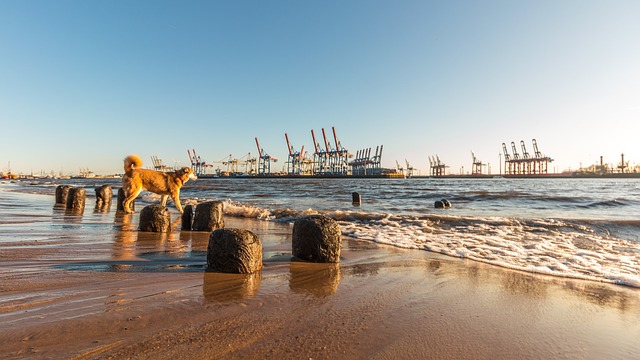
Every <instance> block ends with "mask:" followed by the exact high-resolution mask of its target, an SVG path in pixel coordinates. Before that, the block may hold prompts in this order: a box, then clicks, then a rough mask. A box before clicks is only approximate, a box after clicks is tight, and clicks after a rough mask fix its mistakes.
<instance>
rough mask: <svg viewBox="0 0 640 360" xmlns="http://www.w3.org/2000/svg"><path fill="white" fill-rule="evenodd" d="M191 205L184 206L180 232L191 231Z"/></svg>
mask: <svg viewBox="0 0 640 360" xmlns="http://www.w3.org/2000/svg"><path fill="white" fill-rule="evenodd" d="M193 210H194V208H193V205H186V206H185V207H184V212H183V213H182V226H181V228H180V230H185V231H191V224H193Z"/></svg>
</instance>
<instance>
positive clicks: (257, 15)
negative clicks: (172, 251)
mask: <svg viewBox="0 0 640 360" xmlns="http://www.w3.org/2000/svg"><path fill="white" fill-rule="evenodd" d="M0 51H1V56H0V121H1V124H2V137H1V138H0V169H4V170H6V168H7V167H8V165H9V162H10V164H11V170H12V171H13V172H14V173H18V172H21V173H26V174H28V173H30V172H33V173H40V172H41V171H44V172H50V171H54V172H55V173H58V172H60V171H63V172H64V173H70V174H75V173H78V172H79V169H80V168H84V167H88V168H90V169H91V170H93V171H94V172H96V173H98V174H113V173H120V172H122V159H123V158H124V157H125V156H126V155H127V154H130V153H136V154H138V155H140V156H141V157H142V158H143V160H144V161H145V162H146V164H147V165H151V160H150V156H151V155H156V156H158V157H160V158H162V159H163V160H164V162H165V163H166V164H169V165H174V164H178V165H188V164H189V161H188V157H187V149H196V151H197V152H198V153H199V154H200V155H201V156H202V157H203V158H205V160H207V161H208V162H215V161H219V160H222V159H223V158H225V157H227V156H229V154H233V156H234V157H236V158H240V157H243V156H246V154H247V153H249V152H250V153H251V154H252V156H255V155H256V153H257V150H256V147H255V142H254V138H255V137H256V136H257V137H258V138H259V140H260V142H261V145H262V146H263V148H264V149H265V150H266V151H267V152H268V153H269V154H271V155H272V156H275V157H278V158H280V159H281V162H279V163H278V166H277V167H276V168H280V167H281V166H282V165H283V164H284V162H283V161H282V160H284V159H286V154H287V148H286V143H285V138H284V133H285V132H286V133H288V134H289V137H290V139H291V141H292V143H293V146H294V147H296V148H298V149H299V148H300V147H301V146H303V145H304V146H305V149H309V150H311V149H312V147H313V143H312V140H311V133H310V130H311V129H314V130H315V132H316V134H319V133H320V131H321V128H323V127H324V128H325V130H327V131H330V130H331V127H332V126H335V127H336V130H337V133H338V138H339V140H340V141H341V143H342V145H343V146H345V147H346V148H348V149H349V150H350V151H351V152H353V153H355V152H356V151H357V150H359V149H363V148H368V147H373V148H374V149H375V147H376V146H377V145H381V144H383V145H384V149H385V151H384V153H383V165H384V166H386V167H394V166H395V161H396V160H398V161H400V162H401V163H403V162H404V159H407V160H408V161H409V162H410V163H411V164H412V165H413V166H414V167H416V168H420V169H421V170H422V173H423V174H424V173H426V172H427V169H428V158H427V157H428V156H431V155H436V154H437V155H439V157H440V159H441V160H443V161H444V162H446V163H447V164H448V165H449V166H450V169H451V172H453V173H458V172H459V171H460V168H461V167H464V171H465V172H467V171H469V170H470V168H471V151H474V152H475V154H476V155H477V156H478V157H479V158H480V160H482V161H484V162H489V163H491V168H492V171H493V172H494V173H496V172H497V171H498V159H499V158H498V154H499V152H500V151H501V144H502V143H503V142H506V143H507V144H510V142H511V141H515V142H516V143H519V141H520V140H525V142H526V144H527V147H528V149H527V150H529V152H533V149H532V148H531V139H533V138H535V139H537V142H538V144H539V146H540V150H541V151H542V152H543V153H545V154H546V155H549V156H551V157H552V158H554V159H555V160H556V161H555V162H554V163H552V166H551V170H553V169H557V170H558V171H560V170H564V169H566V168H572V169H575V168H577V167H579V166H580V164H581V163H582V164H583V165H585V166H586V165H590V164H592V163H595V162H596V161H598V159H599V156H600V155H603V156H604V157H605V162H612V163H614V162H618V161H619V156H620V154H621V153H623V152H624V153H625V155H626V158H627V159H629V160H631V162H632V163H636V164H640V131H639V130H640V125H639V124H640V1H637V0H632V1H617V0H616V1H604V0H603V1H593V0H578V1H569V0H567V1H565V0H560V1H557V0H552V1H538V0H536V1H511V0H509V1H409V0H407V1H404V0H401V1H377V0H362V1H360V0H358V1H356V0H348V1H343V0H340V1H231V0H228V1H156V0H154V1H91V0H76V1H65V0H56V1H48V0H47V1H38V0H31V1H24V0H15V1H14V0H2V1H0ZM332 143H333V141H332Z"/></svg>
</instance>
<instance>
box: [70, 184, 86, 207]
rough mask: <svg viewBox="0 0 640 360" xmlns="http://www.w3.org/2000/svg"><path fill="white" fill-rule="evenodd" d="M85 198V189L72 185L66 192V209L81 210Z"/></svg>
mask: <svg viewBox="0 0 640 360" xmlns="http://www.w3.org/2000/svg"><path fill="white" fill-rule="evenodd" d="M86 198H87V191H86V190H85V189H81V188H76V187H72V188H69V193H68V194H67V210H74V211H82V210H84V203H85V200H86Z"/></svg>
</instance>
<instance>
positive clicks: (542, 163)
mask: <svg viewBox="0 0 640 360" xmlns="http://www.w3.org/2000/svg"><path fill="white" fill-rule="evenodd" d="M532 144H533V156H531V154H530V153H529V152H528V151H527V148H526V145H525V142H524V140H520V148H521V150H522V156H520V154H518V150H517V149H516V144H515V142H513V141H512V142H511V149H512V152H513V155H509V153H508V151H507V145H506V144H505V143H502V150H503V152H504V168H505V175H547V174H548V167H549V163H550V162H552V161H553V159H552V158H550V157H548V156H545V155H543V154H542V153H541V152H540V150H539V149H538V143H537V141H536V139H533V140H532Z"/></svg>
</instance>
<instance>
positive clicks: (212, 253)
mask: <svg viewBox="0 0 640 360" xmlns="http://www.w3.org/2000/svg"><path fill="white" fill-rule="evenodd" d="M207 268H208V269H210V270H215V271H220V272H225V273H235V274H250V273H253V272H256V271H258V270H260V269H262V242H261V241H260V239H259V238H258V237H257V236H256V235H255V234H254V233H252V232H251V231H249V230H244V229H218V230H215V231H213V232H212V233H211V235H209V246H208V247H207Z"/></svg>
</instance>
